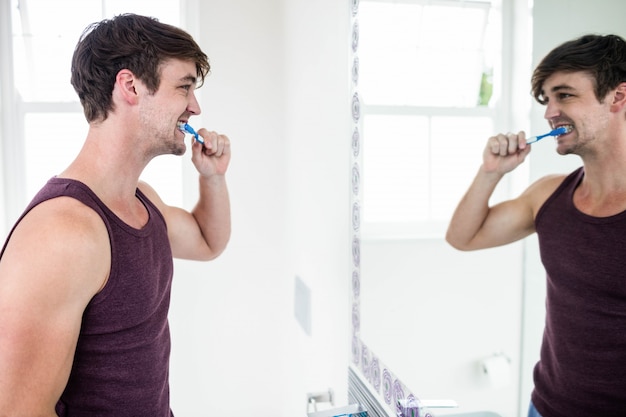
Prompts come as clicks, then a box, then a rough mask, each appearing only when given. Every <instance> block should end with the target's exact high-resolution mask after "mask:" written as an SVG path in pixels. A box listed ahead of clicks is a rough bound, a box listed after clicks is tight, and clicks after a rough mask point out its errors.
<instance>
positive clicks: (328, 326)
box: [171, 0, 350, 417]
mask: <svg viewBox="0 0 626 417" xmlns="http://www.w3.org/2000/svg"><path fill="white" fill-rule="evenodd" d="M198 5H199V15H198V16H199V17H198V21H199V26H198V28H199V37H198V40H199V43H200V45H201V46H202V47H203V49H204V50H205V52H207V54H208V56H209V59H210V62H211V65H212V74H211V76H210V77H209V78H208V79H207V81H206V84H205V86H204V87H203V88H202V89H201V90H200V91H201V94H202V97H201V102H202V108H203V114H202V116H201V118H202V122H203V125H205V126H207V127H210V128H211V129H215V130H219V131H221V132H224V133H226V134H228V135H229V137H230V138H231V141H232V149H233V158H232V163H231V167H230V169H229V172H228V174H227V178H228V182H229V186H230V192H231V200H232V213H233V234H232V239H231V242H230V245H229V247H228V248H227V250H226V252H225V253H224V254H223V255H222V256H221V257H220V258H218V259H217V260H215V261H213V262H211V263H209V264H200V263H198V264H197V263H192V262H177V263H176V277H175V283H174V290H173V300H172V311H171V327H172V339H173V342H172V343H173V352H172V387H171V389H172V406H173V410H174V412H175V413H176V414H177V415H181V416H191V417H193V416H213V415H221V416H235V415H237V416H241V415H258V416H268V417H269V416H272V417H276V416H285V417H296V416H304V415H306V407H305V406H306V393H307V392H311V391H320V390H325V389H328V388H329V387H331V388H333V389H334V390H335V391H336V394H337V397H338V400H337V401H338V403H339V404H347V394H346V391H347V366H348V353H349V344H348V342H349V337H348V333H349V330H348V319H349V308H348V303H349V293H348V290H349V285H350V280H349V274H350V272H349V268H348V267H349V258H348V254H349V238H348V232H349V228H348V221H349V212H348V206H349V203H348V196H349V194H348V190H349V188H348V179H349V177H348V174H349V168H348V161H349V159H348V158H349V153H348V152H349V135H350V132H349V127H348V121H349V119H348V117H349V106H348V104H347V103H348V102H347V98H348V84H347V79H348V78H347V77H348V74H349V67H348V66H347V62H345V61H346V58H344V55H345V57H347V48H348V45H349V43H348V42H349V39H348V35H347V33H348V24H347V22H348V14H347V11H348V3H347V1H345V2H344V1H336V0H323V1H315V2H310V1H305V0H284V1H283V0H263V1H259V0H208V1H200V2H198ZM185 181H186V182H187V184H186V185H187V187H189V190H188V194H189V196H188V203H189V204H192V203H193V201H194V198H195V193H196V190H195V187H196V181H197V180H196V176H195V174H193V173H192V172H187V173H186V180H185ZM296 275H298V276H299V277H300V278H301V279H302V280H303V281H304V282H305V283H306V285H307V286H308V288H309V289H310V294H311V336H309V335H307V334H306V333H305V332H304V331H303V329H302V328H301V327H300V326H299V325H298V323H297V322H296V320H295V318H294V280H295V276H296Z"/></svg>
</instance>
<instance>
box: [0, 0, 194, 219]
mask: <svg viewBox="0 0 626 417" xmlns="http://www.w3.org/2000/svg"><path fill="white" fill-rule="evenodd" d="M3 12H4V10H3ZM59 12H61V13H62V14H65V18H63V19H61V20H59V19H56V18H55V19H52V18H51V16H57V15H58V13H59ZM127 12H133V13H139V14H145V15H149V16H153V17H156V18H158V19H159V20H161V21H163V22H166V23H170V24H174V25H179V21H180V19H179V14H180V4H179V1H176V0H55V1H50V0H28V1H19V0H11V25H12V31H13V33H12V55H11V56H7V54H8V53H7V52H6V51H2V54H3V56H2V57H0V58H2V60H3V61H4V62H13V66H12V69H13V71H12V74H6V73H5V72H4V71H3V73H2V74H1V75H0V76H1V77H3V78H4V80H3V82H2V85H7V84H6V83H7V79H8V78H12V80H10V81H8V83H10V84H11V85H14V86H15V93H16V94H9V92H2V93H3V94H4V96H3V103H4V102H6V105H5V108H6V110H7V111H11V112H12V113H11V115H12V120H13V121H14V125H13V127H12V129H11V130H10V131H7V130H4V133H5V134H6V135H7V137H3V141H5V143H4V144H3V149H4V150H5V152H7V154H9V155H12V156H13V157H14V158H15V159H16V160H12V161H11V166H10V167H8V166H7V164H3V165H4V167H3V169H5V171H4V173H3V174H4V177H5V178H6V182H7V183H8V184H13V187H14V190H12V191H8V193H9V194H10V195H11V198H7V199H6V200H5V201H6V202H7V204H11V209H10V210H9V212H10V213H11V214H12V217H15V214H16V213H18V212H21V210H22V209H23V207H24V205H25V204H26V202H27V201H28V200H30V199H31V198H32V196H33V195H34V193H35V192H37V191H38V190H39V188H41V186H42V185H43V184H44V183H45V181H47V179H48V178H49V177H51V176H53V175H54V174H56V173H58V172H59V171H60V170H62V169H64V168H65V167H66V166H67V165H68V164H69V163H70V162H71V160H72V159H73V158H74V157H75V156H76V154H77V153H78V151H79V149H80V147H81V146H82V144H83V141H84V138H85V135H86V133H87V122H86V120H85V118H84V116H83V112H82V108H81V106H80V104H79V103H78V97H77V96H76V93H75V92H74V90H73V88H72V86H71V84H70V65H71V56H72V53H73V51H74V47H75V45H76V42H77V41H78V39H79V37H80V35H81V33H82V31H83V29H84V28H85V27H86V26H87V25H89V24H90V23H92V22H96V21H99V20H101V19H103V18H109V17H112V16H114V15H117V14H120V13H127ZM0 36H2V37H9V36H11V34H10V33H6V31H4V30H1V29H0ZM5 40H6V39H3V40H2V41H3V42H1V43H2V44H5V42H4V41H5ZM8 42H10V41H8ZM9 53H10V52H9ZM7 72H9V73H10V72H11V71H7ZM9 141H10V142H9ZM5 158H6V157H5ZM180 161H181V159H180V158H167V157H161V158H156V159H155V160H153V161H152V163H151V164H150V165H149V167H148V170H147V171H146V179H147V180H148V181H150V182H155V186H156V187H157V189H159V191H161V193H162V194H163V197H164V198H165V200H166V201H169V202H171V203H174V204H179V203H180V201H181V200H182V195H181V187H180V183H181V180H182V167H181V165H180V164H181V162H180Z"/></svg>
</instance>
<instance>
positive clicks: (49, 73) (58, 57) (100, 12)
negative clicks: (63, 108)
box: [12, 0, 180, 102]
mask: <svg viewBox="0 0 626 417" xmlns="http://www.w3.org/2000/svg"><path fill="white" fill-rule="evenodd" d="M12 10H13V20H12V22H13V49H14V54H15V59H14V66H15V67H14V68H15V83H16V86H17V89H18V91H19V93H20V95H21V96H22V99H23V100H24V101H66V102H67V101H76V100H77V97H76V93H75V92H74V89H73V88H72V86H71V84H70V66H71V59H72V54H73V53H74V47H75V45H76V42H77V41H78V39H79V38H80V36H81V34H82V33H83V31H84V29H85V28H86V27H87V26H88V25H89V24H91V23H93V22H97V21H100V20H101V19H103V18H105V17H106V18H110V17H113V16H114V15H117V14H121V13H139V14H144V15H148V16H153V17H156V18H158V19H159V20H161V21H163V22H165V23H170V24H173V25H178V24H179V22H180V2H179V1H177V0H55V1H50V0H28V1H27V2H19V4H18V0H13V3H12ZM59 11H62V13H69V11H71V18H66V19H63V20H62V21H61V20H59V19H51V18H50V17H51V16H56V15H58V14H59ZM68 17H69V16H68Z"/></svg>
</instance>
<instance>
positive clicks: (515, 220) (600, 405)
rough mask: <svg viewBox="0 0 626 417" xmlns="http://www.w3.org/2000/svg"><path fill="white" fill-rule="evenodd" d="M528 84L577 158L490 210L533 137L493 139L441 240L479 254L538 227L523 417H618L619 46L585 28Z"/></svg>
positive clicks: (624, 342)
mask: <svg viewBox="0 0 626 417" xmlns="http://www.w3.org/2000/svg"><path fill="white" fill-rule="evenodd" d="M532 91H533V95H534V96H535V98H536V99H537V101H539V102H540V103H541V104H543V105H545V106H546V110H545V118H546V120H547V121H548V122H549V124H550V126H551V127H552V128H557V127H560V126H566V127H567V130H569V133H566V134H564V135H562V136H559V137H557V138H556V146H557V152H558V153H559V154H561V155H566V154H575V155H578V156H580V158H581V159H582V163H583V166H582V167H580V168H579V169H577V170H576V171H574V172H573V173H571V174H569V175H550V176H546V177H544V178H541V179H539V180H537V181H536V182H535V183H533V184H532V185H530V186H529V187H528V188H527V189H526V190H525V191H524V192H523V193H522V194H521V195H520V196H519V197H517V198H515V199H512V200H509V201H504V202H501V203H499V204H496V205H494V206H493V207H490V206H489V205H488V200H489V198H490V196H491V194H492V192H493V190H494V188H495V186H496V184H497V183H498V182H499V181H500V180H501V179H502V177H503V176H504V175H505V174H506V173H508V172H510V171H512V170H513V169H515V168H516V167H517V166H518V165H520V164H521V163H522V162H523V161H524V159H525V158H526V156H527V155H528V153H529V152H530V150H531V146H532V145H528V144H527V143H526V137H525V134H524V132H520V133H519V134H512V133H508V134H499V135H497V136H493V137H491V138H489V140H488V142H487V146H486V148H485V150H484V153H483V163H482V166H481V167H480V169H479V170H478V173H477V175H476V177H475V178H474V181H473V183H472V184H471V185H470V188H469V190H468V191H467V193H466V194H465V196H464V197H463V198H462V200H461V202H460V203H459V206H458V207H457V209H456V211H455V213H454V215H453V217H452V219H451V222H450V225H449V229H448V232H447V236H446V239H447V241H448V242H449V243H450V244H451V245H452V246H454V247H455V248H457V249H460V250H476V249H483V248H490V247H494V246H498V245H504V244H507V243H510V242H513V241H516V240H519V239H522V238H524V237H526V236H528V235H530V234H531V233H533V232H537V236H538V239H539V245H540V251H541V260H542V262H543V265H544V267H545V269H546V273H547V299H546V323H545V330H544V337H543V343H542V347H541V358H540V361H539V363H538V364H537V365H536V367H535V370H534V381H535V388H534V391H533V393H532V401H531V407H530V411H529V415H531V416H537V415H539V416H543V417H577V416H590V415H593V416H602V417H611V416H615V417H617V416H626V256H624V251H625V250H626V42H624V40H623V39H622V38H620V37H618V36H614V35H606V36H599V35H587V36H582V37H580V38H578V39H575V40H572V41H569V42H566V43H564V44H562V45H560V46H558V47H557V48H555V49H554V50H553V51H551V52H550V53H549V54H548V55H547V56H546V57H545V58H544V59H543V60H542V62H541V63H540V64H539V65H538V66H537V68H536V69H535V71H534V73H533V77H532ZM544 140H547V139H544Z"/></svg>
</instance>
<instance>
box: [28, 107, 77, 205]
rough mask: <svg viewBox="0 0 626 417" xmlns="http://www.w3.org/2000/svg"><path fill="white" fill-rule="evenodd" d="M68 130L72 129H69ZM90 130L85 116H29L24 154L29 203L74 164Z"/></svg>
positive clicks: (42, 114)
mask: <svg viewBox="0 0 626 417" xmlns="http://www.w3.org/2000/svg"><path fill="white" fill-rule="evenodd" d="M68 126H72V128H71V129H68ZM87 127H88V126H87V122H86V121H85V118H84V117H83V115H82V113H27V114H26V115H25V118H24V137H25V139H26V140H25V141H24V152H25V155H26V164H25V165H26V167H25V172H26V196H27V199H28V200H30V199H31V198H32V197H33V196H34V195H35V193H37V191H39V189H40V188H41V187H42V186H43V185H44V184H45V183H46V181H48V179H50V178H51V177H52V176H54V175H57V174H59V173H60V172H61V171H62V170H64V169H65V168H66V167H67V166H68V165H69V164H70V162H72V161H73V160H74V158H75V157H76V154H78V151H79V150H80V148H81V147H82V145H83V141H84V138H85V137H86V136H87ZM42 132H44V133H45V134H44V133H42Z"/></svg>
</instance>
